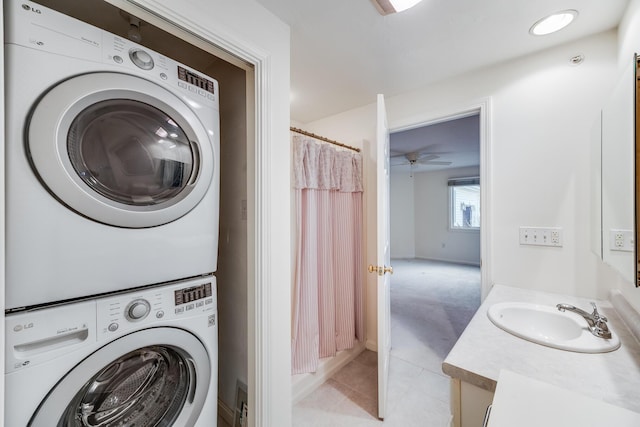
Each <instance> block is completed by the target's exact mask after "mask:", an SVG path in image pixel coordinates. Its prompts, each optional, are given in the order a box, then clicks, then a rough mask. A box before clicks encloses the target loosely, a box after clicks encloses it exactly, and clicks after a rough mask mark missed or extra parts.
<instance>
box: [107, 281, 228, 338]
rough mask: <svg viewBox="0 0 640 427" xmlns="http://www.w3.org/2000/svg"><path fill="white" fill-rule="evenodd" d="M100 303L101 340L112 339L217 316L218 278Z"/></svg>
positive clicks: (134, 292) (152, 288)
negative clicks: (114, 336) (135, 331)
mask: <svg viewBox="0 0 640 427" xmlns="http://www.w3.org/2000/svg"><path fill="white" fill-rule="evenodd" d="M96 303H97V322H98V323H97V333H98V337H104V338H109V337H113V335H114V334H123V333H126V332H127V331H129V330H131V329H134V328H135V329H139V328H140V327H141V326H147V325H148V326H149V327H153V326H154V325H156V324H158V323H159V322H164V323H166V322H171V321H172V320H178V319H185V318H189V317H194V316H201V315H204V314H210V315H214V316H215V312H216V311H217V304H216V282H215V277H213V276H207V277H202V278H199V279H193V280H186V281H181V282H176V283H175V284H174V285H169V286H168V285H166V284H165V285H162V286H158V287H151V288H145V289H140V290H139V291H132V292H128V293H126V294H121V295H114V296H111V297H106V298H101V299H99V300H97V301H96Z"/></svg>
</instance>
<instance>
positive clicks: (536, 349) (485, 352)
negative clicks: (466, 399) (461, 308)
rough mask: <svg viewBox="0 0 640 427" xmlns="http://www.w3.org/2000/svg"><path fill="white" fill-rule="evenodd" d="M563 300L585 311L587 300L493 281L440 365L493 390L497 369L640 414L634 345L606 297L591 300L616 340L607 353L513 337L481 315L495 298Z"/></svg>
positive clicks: (638, 349) (639, 369)
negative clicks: (618, 342)
mask: <svg viewBox="0 0 640 427" xmlns="http://www.w3.org/2000/svg"><path fill="white" fill-rule="evenodd" d="M505 301H514V302H532V303H536V304H544V305H550V306H555V305H556V304H558V303H568V304H572V305H575V306H576V307H580V308H583V309H584V310H588V309H589V308H590V304H589V302H590V301H592V300H590V299H584V298H577V297H570V296H564V295H558V294H551V293H544V292H537V291H532V290H525V289H520V288H513V287H509V286H501V285H496V286H494V287H493V289H492V290H491V292H490V293H489V295H488V296H487V298H486V300H485V301H484V302H483V303H482V305H481V306H480V308H479V309H478V311H477V312H476V314H475V315H474V317H473V318H472V319H471V322H470V323H469V325H468V326H467V328H466V329H465V330H464V332H463V333H462V335H461V336H460V339H459V340H458V342H457V343H456V345H455V346H454V347H453V349H452V350H451V352H450V353H449V355H448V356H447V357H446V359H445V360H444V362H443V364H442V370H443V371H444V372H445V373H446V374H447V375H449V376H451V377H453V378H457V379H460V380H462V381H465V382H467V383H470V384H473V385H475V386H477V387H480V388H483V389H486V390H489V391H494V390H495V388H496V382H497V381H498V376H499V374H500V370H501V369H508V370H510V371H513V372H515V373H517V374H520V375H524V376H526V377H529V378H533V379H537V380H540V381H543V382H545V383H548V384H552V385H556V386H558V387H561V388H563V389H566V390H569V391H574V392H578V393H582V394H584V395H587V396H590V397H592V398H595V399H599V400H603V401H605V402H608V403H611V404H613V405H616V406H621V407H623V408H627V409H630V410H632V411H635V412H640V397H639V395H640V344H639V343H638V341H637V340H636V339H635V338H634V336H633V335H632V334H631V333H630V332H629V330H628V329H627V328H626V326H625V325H624V323H622V320H621V319H620V317H619V316H618V315H617V314H616V311H615V310H614V309H613V307H612V306H611V304H610V303H609V302H608V301H596V303H597V304H598V310H599V311H600V312H601V313H602V314H604V315H605V316H607V317H608V319H609V327H610V328H611V330H612V331H613V332H614V333H616V334H617V335H618V336H619V337H620V340H621V342H622V345H621V347H620V348H619V349H618V350H616V351H613V352H610V353H598V354H586V353H574V352H570V351H564V350H558V349H554V348H550V347H545V346H542V345H540V344H535V343H532V342H529V341H526V340H524V339H521V338H518V337H515V336H513V335H511V334H509V333H508V332H505V331H503V330H502V329H500V328H498V327H497V326H495V325H494V324H493V323H491V321H490V320H489V318H488V317H487V310H488V308H489V306H491V305H492V304H494V303H497V302H505Z"/></svg>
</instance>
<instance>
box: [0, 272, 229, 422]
mask: <svg viewBox="0 0 640 427" xmlns="http://www.w3.org/2000/svg"><path fill="white" fill-rule="evenodd" d="M216 322H217V304H216V282H215V277H213V276H204V277H201V278H199V279H191V280H187V281H182V282H175V283H172V284H169V285H164V286H159V287H150V288H145V289H138V290H136V291H134V292H129V293H121V294H119V295H112V296H110V297H105V298H100V299H93V300H84V301H80V302H75V303H71V304H66V305H59V306H53V307H48V308H44V309H39V310H33V311H24V312H20V313H14V314H9V315H7V317H6V325H5V327H6V347H5V394H4V395H5V419H4V425H5V426H29V427H51V426H77V427H82V426H103V427H115V426H136V427H145V426H149V427H151V426H165V427H169V426H175V427H193V426H196V427H210V426H215V425H216V424H217V404H218V399H217V388H218V385H217V378H218V376H217V366H218V348H217V340H218V333H217V324H216Z"/></svg>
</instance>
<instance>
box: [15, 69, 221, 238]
mask: <svg viewBox="0 0 640 427" xmlns="http://www.w3.org/2000/svg"><path fill="white" fill-rule="evenodd" d="M193 104H194V105H193V108H196V109H197V108H202V106H199V105H196V104H195V103H193ZM212 114H213V113H212ZM212 132H217V129H215V130H214V129H206V127H205V126H204V125H203V124H202V122H201V121H200V120H199V119H198V117H197V116H196V114H195V113H194V112H193V110H192V109H191V108H190V107H189V106H188V105H187V104H185V102H184V101H183V100H182V99H181V98H179V97H178V96H176V95H174V94H173V93H171V92H169V91H168V90H166V89H164V88H162V87H161V86H159V85H157V84H155V83H152V82H150V81H148V80H145V79H142V78H139V77H135V76H131V75H127V74H118V73H94V74H85V75H80V76H77V77H73V78H71V79H69V80H66V81H64V82H62V83H60V84H58V85H57V86H55V87H53V88H52V89H51V90H50V91H49V92H47V93H46V94H45V95H44V96H43V97H42V98H41V99H40V101H39V102H38V103H37V105H36V106H35V108H34V109H33V112H32V114H31V118H30V121H29V124H28V130H27V148H28V152H29V155H30V156H31V161H32V164H33V166H34V168H35V170H36V172H37V174H38V175H39V176H40V178H41V181H42V182H43V183H44V184H45V185H46V186H47V187H48V189H49V191H50V192H51V193H53V195H54V196H55V197H56V198H57V199H58V200H59V201H61V202H62V203H63V204H65V205H66V206H68V207H69V208H71V209H73V210H74V211H76V212H77V213H79V214H81V215H83V216H85V217H87V218H90V219H93V220H95V221H98V222H101V223H104V224H109V225H113V226H118V227H128V228H143V227H153V226H157V225H162V224H166V223H168V222H171V221H174V220H176V219H178V218H180V217H182V216H183V215H185V214H186V213H188V212H189V211H190V210H191V209H193V208H194V207H195V206H196V205H197V204H198V203H199V202H200V200H201V199H202V198H203V197H204V195H205V194H206V192H207V189H208V188H209V185H210V183H211V179H212V176H213V173H214V171H213V165H214V161H213V156H214V152H213V147H212V139H211V137H212V135H210V134H211V133H212Z"/></svg>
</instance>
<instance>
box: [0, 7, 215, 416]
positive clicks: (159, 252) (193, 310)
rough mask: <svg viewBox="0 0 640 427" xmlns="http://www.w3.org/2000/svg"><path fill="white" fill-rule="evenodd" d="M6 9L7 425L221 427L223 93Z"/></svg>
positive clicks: (55, 23)
mask: <svg viewBox="0 0 640 427" xmlns="http://www.w3.org/2000/svg"><path fill="white" fill-rule="evenodd" d="M4 7H5V14H4V17H5V63H6V69H5V81H6V110H5V111H6V135H5V140H6V165H5V166H6V254H7V258H6V312H5V320H6V341H5V420H4V421H5V425H6V426H34V427H35V426H43V427H44V426H46V427H51V426H98V425H99V426H105V427H106V426H133V425H135V426H138V427H142V426H149V427H151V426H176V427H177V426H180V427H183V426H197V427H204V426H207V427H208V426H214V425H216V423H217V417H216V408H217V351H218V348H217V300H216V289H217V288H216V280H215V277H214V276H213V273H214V272H215V271H216V266H217V261H216V260H217V249H218V211H219V145H220V140H219V112H218V83H217V82H216V81H215V80H214V79H213V78H211V77H208V76H205V75H203V74H201V73H199V72H197V71H195V70H193V69H191V68H189V67H188V66H186V65H183V64H180V63H177V62H175V61H174V60H172V59H170V58H168V57H166V56H163V55H161V54H159V53H156V52H153V51H150V50H148V49H146V48H144V47H142V46H140V45H138V44H136V43H133V42H131V41H130V40H128V39H125V38H122V37H119V36H117V35H114V34H110V33H108V32H106V31H103V30H101V29H99V28H96V27H93V26H91V25H89V24H86V23H84V22H81V21H78V20H76V19H74V18H71V17H69V16H66V15H63V14H61V13H58V12H56V11H53V10H50V9H48V8H46V7H43V6H41V5H39V4H36V3H32V2H29V1H17V0H5V2H4Z"/></svg>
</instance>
